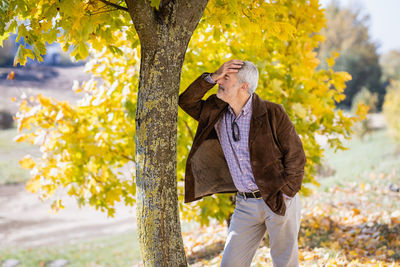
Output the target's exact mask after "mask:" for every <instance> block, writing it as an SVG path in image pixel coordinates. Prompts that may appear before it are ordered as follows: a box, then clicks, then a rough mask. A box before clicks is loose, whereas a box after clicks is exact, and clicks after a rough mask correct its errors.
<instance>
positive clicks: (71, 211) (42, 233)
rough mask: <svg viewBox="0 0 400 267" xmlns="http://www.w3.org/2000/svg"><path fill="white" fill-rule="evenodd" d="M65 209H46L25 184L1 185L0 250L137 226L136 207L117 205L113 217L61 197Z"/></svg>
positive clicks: (38, 244)
mask: <svg viewBox="0 0 400 267" xmlns="http://www.w3.org/2000/svg"><path fill="white" fill-rule="evenodd" d="M62 199H63V204H64V206H65V209H64V210H61V211H60V212H59V213H58V214H54V213H51V212H50V211H49V209H50V204H51V200H47V201H45V202H41V200H40V199H39V198H38V195H35V194H32V193H30V192H28V191H26V189H25V184H24V183H19V184H11V185H2V186H0V240H1V242H0V249H1V248H2V247H5V246H7V247H10V246H16V247H19V248H20V247H24V248H28V247H35V246H42V245H49V244H55V243H60V242H65V241H76V240H82V239H87V238H91V237H98V236H105V235H109V234H117V233H122V232H126V231H128V230H133V229H135V228H136V217H135V207H124V206H122V205H121V206H119V207H118V208H117V211H116V213H115V217H114V218H107V215H106V213H102V212H100V211H97V210H96V209H95V208H92V207H82V209H80V208H79V207H78V205H77V204H76V201H75V199H73V198H71V197H69V196H68V195H67V194H65V195H64V196H62Z"/></svg>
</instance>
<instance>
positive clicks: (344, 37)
mask: <svg viewBox="0 0 400 267" xmlns="http://www.w3.org/2000/svg"><path fill="white" fill-rule="evenodd" d="M326 19H327V24H326V28H323V29H322V31H321V34H322V35H324V36H325V37H326V41H325V42H324V43H322V44H321V46H320V47H319V48H318V52H319V53H318V57H319V58H320V59H322V64H321V68H327V66H328V65H327V63H325V60H324V59H326V58H328V57H330V55H331V53H332V52H334V51H339V52H340V56H339V57H338V59H337V61H336V63H335V65H334V66H333V69H334V70H336V71H346V72H348V73H350V75H351V77H352V79H351V80H350V81H348V82H347V83H346V85H347V86H346V90H345V92H344V93H345V95H346V98H345V99H344V100H343V101H342V102H340V103H338V106H339V107H341V108H347V109H349V108H351V104H352V102H353V98H354V96H355V95H356V94H357V93H358V92H359V91H360V90H361V88H363V87H366V88H367V89H368V90H369V91H371V92H372V93H374V92H376V93H377V94H378V103H377V108H378V110H381V108H382V103H383V98H384V95H385V86H384V85H383V83H382V81H381V75H382V70H381V67H380V64H379V55H378V54H377V51H376V49H377V45H376V43H375V42H374V41H373V40H372V39H371V37H370V34H369V32H368V30H369V16H368V15H364V14H363V13H362V9H361V8H360V7H353V8H350V7H340V6H339V4H338V2H337V1H332V2H331V3H330V4H329V5H328V6H327V8H326Z"/></svg>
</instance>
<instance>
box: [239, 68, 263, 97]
mask: <svg viewBox="0 0 400 267" xmlns="http://www.w3.org/2000/svg"><path fill="white" fill-rule="evenodd" d="M236 76H237V79H238V81H237V82H238V83H239V84H240V83H243V82H245V83H247V84H248V89H247V91H248V92H249V94H250V95H251V94H253V93H254V91H255V90H256V88H257V84H258V69H257V67H256V66H255V65H254V63H253V62H251V61H243V65H242V67H241V68H240V69H239V71H238V72H237V73H236Z"/></svg>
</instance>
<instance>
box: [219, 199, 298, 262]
mask: <svg viewBox="0 0 400 267" xmlns="http://www.w3.org/2000/svg"><path fill="white" fill-rule="evenodd" d="M284 199H285V203H286V213H285V216H280V215H278V214H276V213H274V212H273V211H272V210H271V209H270V208H269V207H268V205H267V204H265V202H264V200H263V199H256V198H247V199H244V197H242V196H240V195H237V196H236V206H235V210H234V212H233V215H232V218H231V223H230V226H229V230H228V237H227V239H226V243H225V248H224V253H223V257H222V261H221V267H235V266H238V267H245V266H250V264H251V261H252V260H253V257H254V254H255V253H256V250H257V248H258V246H259V245H260V242H261V241H262V239H263V237H264V235H265V230H267V231H268V235H269V243H270V251H271V258H272V264H273V265H274V267H296V266H299V253H298V241H297V238H298V233H299V230H300V220H301V212H300V209H301V205H300V195H299V193H297V194H296V195H295V196H294V197H293V198H291V199H286V198H284Z"/></svg>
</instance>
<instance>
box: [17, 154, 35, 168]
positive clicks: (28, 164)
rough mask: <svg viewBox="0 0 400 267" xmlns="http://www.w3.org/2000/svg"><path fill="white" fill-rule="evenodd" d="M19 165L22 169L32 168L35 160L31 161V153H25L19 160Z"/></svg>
mask: <svg viewBox="0 0 400 267" xmlns="http://www.w3.org/2000/svg"><path fill="white" fill-rule="evenodd" d="M19 165H20V166H21V167H22V168H24V169H32V168H33V167H35V161H33V159H32V156H31V155H25V156H24V157H23V158H22V159H21V160H20V161H19Z"/></svg>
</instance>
